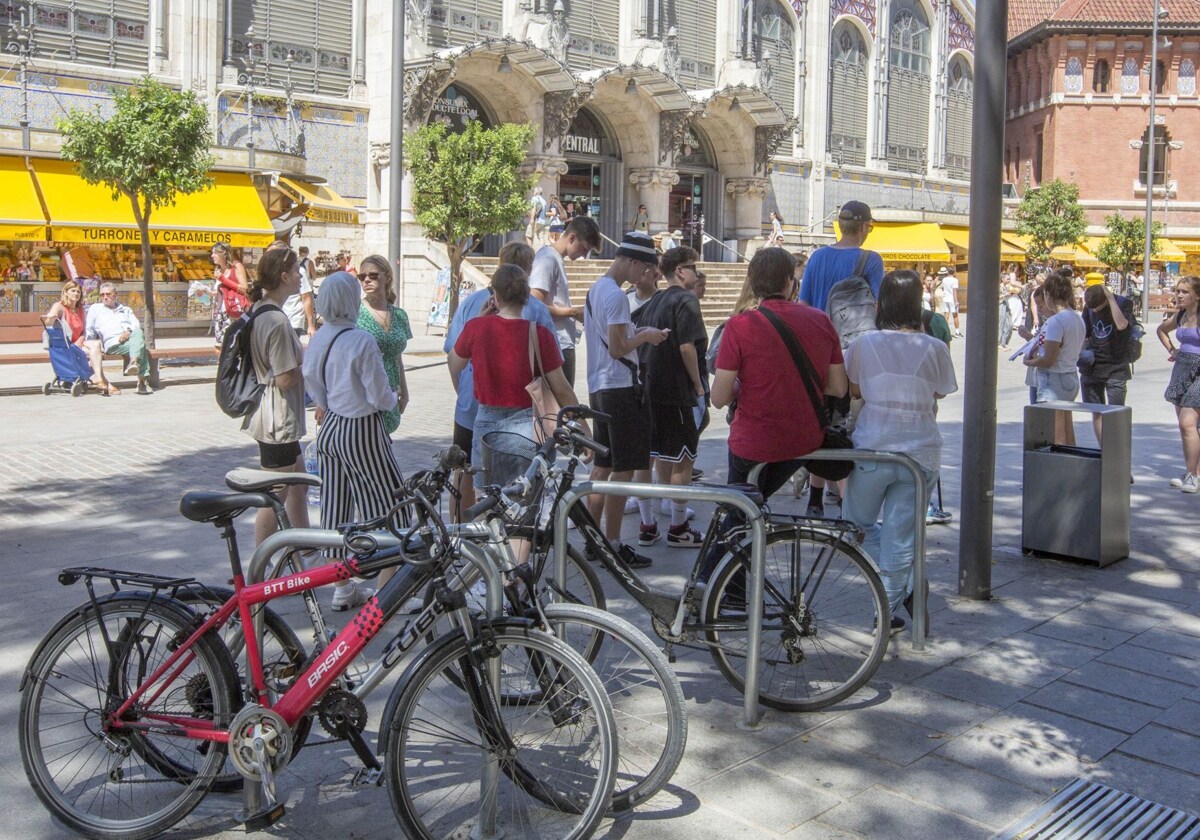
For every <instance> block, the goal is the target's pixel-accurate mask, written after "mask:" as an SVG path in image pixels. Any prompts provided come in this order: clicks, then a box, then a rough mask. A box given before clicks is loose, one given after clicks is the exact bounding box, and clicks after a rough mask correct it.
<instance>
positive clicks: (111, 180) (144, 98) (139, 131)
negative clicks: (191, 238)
mask: <svg viewBox="0 0 1200 840" xmlns="http://www.w3.org/2000/svg"><path fill="white" fill-rule="evenodd" d="M58 130H59V131H61V132H62V134H63V146H62V156H63V158H65V159H66V160H69V161H73V162H74V163H75V166H76V168H77V169H78V170H79V175H80V177H82V178H83V180H85V181H87V182H88V183H89V184H103V185H104V186H106V187H108V188H109V189H111V190H112V193H113V200H114V201H116V200H120V198H121V196H124V197H125V198H127V199H128V200H129V203H130V204H131V205H132V206H133V218H134V220H135V221H136V222H137V226H138V230H139V231H140V232H141V239H142V286H143V290H144V292H145V298H146V318H145V323H144V324H143V325H142V327H143V331H144V332H145V334H146V346H147V347H153V346H154V262H153V259H152V257H151V253H150V218H151V216H152V214H153V213H154V210H155V209H157V208H159V207H168V206H170V205H173V204H174V203H175V197H176V196H178V195H186V194H188V193H194V192H199V191H200V190H204V189H207V188H208V187H209V186H211V184H212V180H213V179H212V178H211V177H210V176H209V174H208V171H209V169H211V168H212V165H213V158H212V155H211V154H209V148H210V147H211V146H212V134H211V133H210V132H209V128H208V113H207V112H206V111H205V109H204V106H202V105H201V104H200V102H199V101H198V100H197V99H196V95H195V93H193V92H192V91H190V90H186V91H177V90H174V89H173V88H169V87H167V86H166V85H163V84H160V83H158V82H156V81H155V80H154V79H152V78H150V77H149V76H145V77H143V78H141V79H139V80H138V81H137V83H136V84H134V85H133V86H132V87H128V88H118V89H117V90H116V92H115V93H114V95H113V109H112V113H111V114H110V115H108V116H105V115H103V114H101V113H100V110H99V108H96V109H94V110H91V111H81V110H78V109H74V110H72V111H70V112H69V113H68V114H67V117H66V118H65V119H62V120H59V123H58Z"/></svg>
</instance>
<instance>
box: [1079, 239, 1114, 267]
mask: <svg viewBox="0 0 1200 840" xmlns="http://www.w3.org/2000/svg"><path fill="white" fill-rule="evenodd" d="M1106 238H1107V237H1104V236H1088V237H1085V238H1084V240H1083V242H1081V243H1080V245H1079V247H1080V248H1082V249H1083V251H1084V253H1085V254H1086V255H1087V256H1084V257H1081V258H1080V259H1077V260H1075V265H1077V266H1079V267H1080V268H1105V267H1106V266H1105V264H1104V263H1102V262H1100V258H1099V257H1098V256H1096V255H1097V254H1099V253H1100V246H1101V244H1103V243H1104V240H1105V239H1106Z"/></svg>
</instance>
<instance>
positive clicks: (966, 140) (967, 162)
mask: <svg viewBox="0 0 1200 840" xmlns="http://www.w3.org/2000/svg"><path fill="white" fill-rule="evenodd" d="M947 76H948V78H947V81H948V83H949V84H948V86H947V87H948V92H947V101H946V172H947V174H948V175H949V176H950V177H951V178H963V179H966V178H970V177H971V107H972V100H973V95H974V79H973V77H972V74H971V65H970V64H968V63H967V60H966V59H965V58H963V57H962V56H961V55H956V56H955V57H954V58H952V59H951V60H950V69H949V72H948V74H947Z"/></svg>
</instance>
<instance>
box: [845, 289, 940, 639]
mask: <svg viewBox="0 0 1200 840" xmlns="http://www.w3.org/2000/svg"><path fill="white" fill-rule="evenodd" d="M921 291H922V285H921V277H920V275H919V274H917V272H915V271H908V270H902V271H892V272H889V273H888V274H887V275H886V276H885V277H884V278H883V283H882V284H881V285H880V287H879V309H878V314H877V316H876V319H875V324H876V326H877V327H878V329H877V330H875V331H874V332H868V333H864V334H862V335H860V336H859V337H858V338H856V339H855V340H854V341H853V342H851V344H850V346H849V347H847V348H846V375H847V377H848V378H849V379H850V395H851V396H853V397H860V398H861V399H862V400H863V408H862V412H861V413H860V414H859V415H858V422H857V424H856V425H855V427H854V445H855V447H856V448H859V449H879V450H883V451H885V452H903V453H904V454H906V455H909V456H911V457H912V458H913V459H915V460H916V462H917V463H918V464H920V465H921V468H922V470H923V471H924V473H925V493H926V495H925V498H924V499H923V500H922V501H921V510H922V511H924V510H925V509H926V508H927V507H928V506H929V491H930V490H931V489H932V488H933V486H934V484H936V483H937V477H938V471H939V469H940V468H941V458H942V436H941V434H940V433H939V432H938V427H937V401H938V400H940V399H941V398H942V397H944V396H946V394H952V393H954V392H955V391H957V390H958V381H957V380H956V379H955V376H954V363H953V362H952V361H951V360H950V350H949V348H948V347H947V346H946V345H945V343H943V342H942V341H940V340H939V339H936V338H934V337H933V336H931V335H926V333H925V330H924V328H923V327H922V325H921ZM916 509H917V498H916V485H915V484H914V483H913V479H912V475H911V474H910V473H909V472H908V470H906V469H903V468H901V467H900V466H898V465H894V464H872V463H867V462H861V463H858V464H855V465H854V472H852V473H850V477H849V480H848V483H847V486H846V501H845V509H844V511H843V513H844V515H845V517H846V518H847V519H849V520H850V521H851V522H853V523H855V524H856V525H858V526H859V527H860V528H862V529H863V530H864V531H865V534H866V535H865V538H864V539H863V548H864V549H865V550H866V552H867V554H869V555H870V556H871V559H872V560H874V561H875V565H876V566H877V567H878V568H879V573H880V577H881V578H882V579H883V588H884V589H885V590H886V591H887V596H888V603H889V606H890V608H891V611H892V614H893V616H892V619H891V629H892V631H893V632H896V631H899V630H901V629H902V628H903V627H904V620H903V619H902V618H900V617H899V616H897V615H895V613H896V611H897V610H898V609H899V608H900V606H901V605H904V606H905V607H906V608H907V609H908V611H909V614H910V615H911V614H912V590H913V577H912V565H913V556H914V543H915V540H916V521H915V520H914V518H913V514H914V512H915V511H916ZM880 520H881V521H880Z"/></svg>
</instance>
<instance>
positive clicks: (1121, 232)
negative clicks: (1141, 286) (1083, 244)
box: [1096, 212, 1162, 282]
mask: <svg viewBox="0 0 1200 840" xmlns="http://www.w3.org/2000/svg"><path fill="white" fill-rule="evenodd" d="M1104 224H1105V226H1106V227H1107V228H1108V236H1107V237H1105V239H1104V241H1103V242H1101V243H1100V247H1099V248H1098V249H1097V250H1096V259H1098V260H1100V262H1102V263H1104V264H1105V265H1106V266H1108V267H1109V268H1111V269H1113V270H1114V271H1120V272H1121V273H1122V275H1123V276H1124V275H1128V274H1129V271H1130V269H1131V268H1132V267H1133V266H1135V265H1138V264H1140V263H1141V262H1142V260H1143V259H1145V256H1146V221H1145V219H1126V218H1125V217H1124V216H1123V215H1121V214H1120V213H1119V212H1118V213H1113V214H1112V215H1111V216H1105V217H1104ZM1161 234H1162V223H1161V222H1152V223H1151V226H1150V256H1152V257H1153V256H1154V255H1155V254H1157V253H1158V250H1159V247H1158V245H1159V243H1158V238H1159V236H1160V235H1161ZM1122 282H1124V280H1122Z"/></svg>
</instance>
